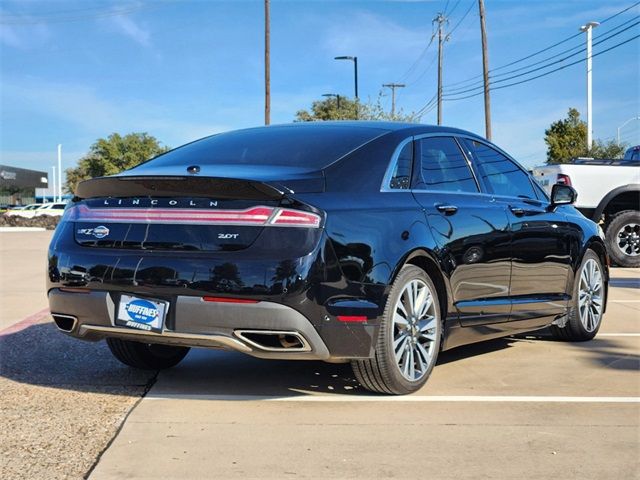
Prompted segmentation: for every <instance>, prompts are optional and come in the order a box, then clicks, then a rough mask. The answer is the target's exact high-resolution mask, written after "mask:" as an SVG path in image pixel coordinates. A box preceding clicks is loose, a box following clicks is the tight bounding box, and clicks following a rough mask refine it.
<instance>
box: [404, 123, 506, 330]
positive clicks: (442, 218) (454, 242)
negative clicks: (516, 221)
mask: <svg viewBox="0 0 640 480" xmlns="http://www.w3.org/2000/svg"><path fill="white" fill-rule="evenodd" d="M414 158H415V163H414V169H413V178H412V192H413V194H414V196H415V198H416V200H417V201H418V203H419V204H420V205H421V206H422V208H423V209H424V212H425V215H426V218H427V223H428V224H429V228H430V229H431V232H432V234H433V236H434V239H435V241H436V243H437V244H438V246H439V251H438V252H436V253H437V254H438V256H439V257H440V263H441V265H442V267H443V270H444V271H445V274H447V275H448V276H449V280H450V284H451V293H452V296H453V304H454V305H455V307H456V308H457V310H458V313H459V315H460V321H461V324H462V325H463V326H471V325H478V324H486V323H499V322H506V321H508V320H509V315H510V312H511V302H510V299H509V283H510V276H511V260H510V235H511V234H510V232H509V222H508V218H507V213H506V210H505V207H504V205H502V204H499V203H496V202H494V201H493V200H492V197H491V196H490V195H485V194H482V193H481V192H480V189H479V185H478V182H477V181H476V178H475V176H474V173H473V171H472V169H471V168H470V164H469V161H468V159H467V158H466V156H465V155H464V154H463V153H462V151H461V150H460V147H459V144H458V142H457V141H456V140H455V139H454V138H453V137H448V136H428V137H425V138H419V139H417V140H416V141H415V156H414Z"/></svg>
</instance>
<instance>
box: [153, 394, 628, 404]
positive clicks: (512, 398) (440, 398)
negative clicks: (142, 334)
mask: <svg viewBox="0 0 640 480" xmlns="http://www.w3.org/2000/svg"><path fill="white" fill-rule="evenodd" d="M145 400H207V401H211V400H217V401H268V402H488V403H497V402H500V403H523V402H533V403H640V397H569V396H546V395H543V396H540V395H530V396H519V395H404V396H402V395H399V396H382V395H303V396H289V397H287V396H267V395H200V394H150V395H147V396H146V397H145Z"/></svg>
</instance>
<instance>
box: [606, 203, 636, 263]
mask: <svg viewBox="0 0 640 480" xmlns="http://www.w3.org/2000/svg"><path fill="white" fill-rule="evenodd" d="M605 238H606V242H607V251H608V252H609V256H610V257H611V259H612V260H613V261H614V262H616V263H617V264H618V265H619V266H621V267H640V212H639V211H637V210H625V211H623V212H619V213H616V214H615V215H613V216H612V217H611V220H610V221H609V224H608V225H607V231H606V233H605Z"/></svg>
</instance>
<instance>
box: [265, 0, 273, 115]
mask: <svg viewBox="0 0 640 480" xmlns="http://www.w3.org/2000/svg"><path fill="white" fill-rule="evenodd" d="M269 1H270V0H264V124H265V125H269V124H270V123H271V60H270V54H271V27H270V23H271V13H270V4H269Z"/></svg>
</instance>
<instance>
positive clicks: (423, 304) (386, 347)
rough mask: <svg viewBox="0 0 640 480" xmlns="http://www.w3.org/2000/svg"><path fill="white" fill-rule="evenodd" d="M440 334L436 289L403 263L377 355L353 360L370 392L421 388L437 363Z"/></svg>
mask: <svg viewBox="0 0 640 480" xmlns="http://www.w3.org/2000/svg"><path fill="white" fill-rule="evenodd" d="M441 336H442V318H441V313H440V303H439V301H438V292H437V290H436V288H435V285H434V284H433V281H432V280H431V279H430V278H429V276H428V275H427V274H426V273H425V271H424V270H422V269H421V268H418V267H416V266H413V265H407V266H405V267H404V268H403V269H402V270H401V272H400V274H399V275H398V278H396V281H395V282H394V283H393V286H392V288H391V292H390V294H389V298H388V299H387V305H386V307H385V312H384V315H383V318H382V323H381V324H380V330H379V333H378V340H377V344H376V347H375V355H374V357H373V358H371V359H367V360H354V361H352V362H351V366H352V368H353V372H354V375H355V377H356V379H357V380H358V381H359V382H360V384H361V385H362V386H363V387H364V388H366V389H367V390H371V391H373V392H378V393H391V394H396V395H403V394H408V393H412V392H415V391H416V390H418V389H419V388H420V387H422V386H423V385H424V384H425V383H426V381H427V379H428V378H429V375H430V374H431V370H433V367H434V365H435V364H436V359H437V358H438V352H439V350H440V338H441Z"/></svg>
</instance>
